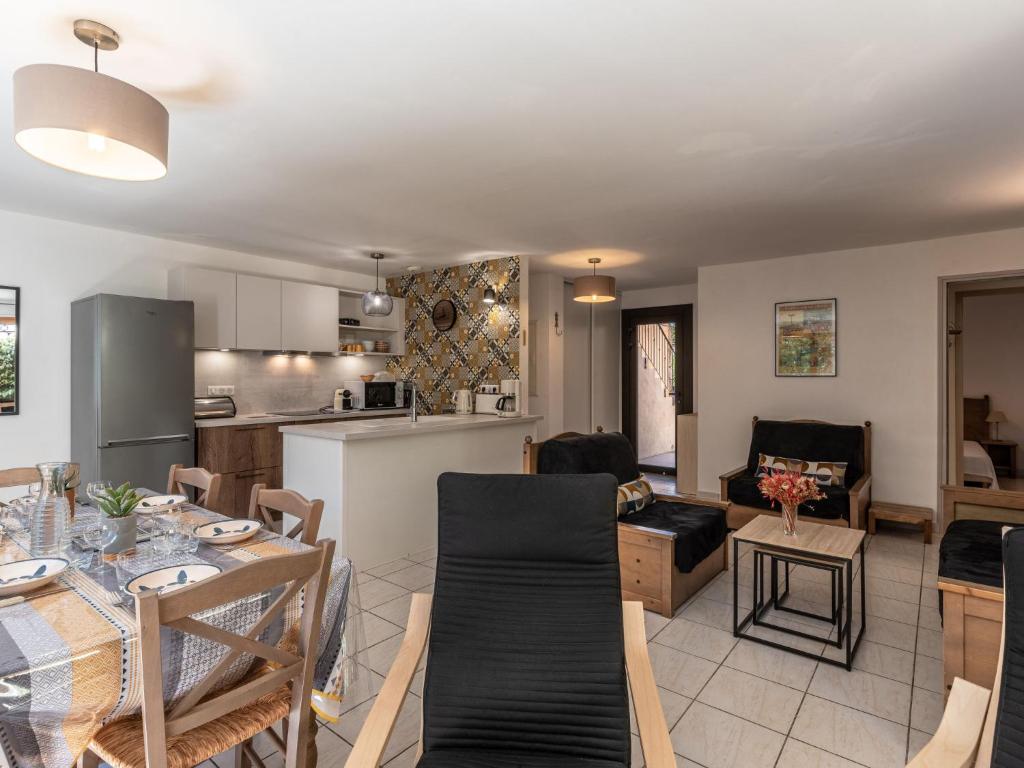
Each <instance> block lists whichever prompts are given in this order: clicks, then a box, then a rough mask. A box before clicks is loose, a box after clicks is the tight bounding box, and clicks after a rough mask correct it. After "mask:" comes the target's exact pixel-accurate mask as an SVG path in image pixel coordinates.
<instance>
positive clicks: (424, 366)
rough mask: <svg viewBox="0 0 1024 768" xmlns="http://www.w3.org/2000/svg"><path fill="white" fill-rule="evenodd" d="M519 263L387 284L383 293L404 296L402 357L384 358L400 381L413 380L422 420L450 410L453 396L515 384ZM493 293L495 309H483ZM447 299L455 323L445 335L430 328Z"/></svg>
mask: <svg viewBox="0 0 1024 768" xmlns="http://www.w3.org/2000/svg"><path fill="white" fill-rule="evenodd" d="M519 280H520V261H519V257H518V256H509V257H505V258H501V259H494V260H492V261H478V262H473V263H471V264H464V265H462V266H457V267H445V268H442V269H435V270H434V271H432V272H421V273H417V274H413V275H403V276H400V277H390V278H388V281H387V286H388V293H390V294H391V295H393V296H403V297H405V300H406V308H405V355H403V356H402V357H393V358H388V370H389V371H391V372H392V373H393V374H394V375H395V377H396V378H397V379H400V380H408V379H415V380H416V382H417V386H418V388H419V391H420V393H421V397H420V407H419V411H420V412H421V413H442V409H444V408H448V409H449V410H450V408H451V403H452V395H453V393H454V392H455V390H457V389H471V390H474V391H475V390H476V388H477V387H478V386H479V385H480V384H482V383H485V382H494V383H496V384H497V383H499V382H500V381H501V380H502V379H518V378H519ZM488 287H493V288H494V289H495V291H496V292H497V298H498V300H497V302H496V303H495V304H493V305H488V304H484V303H483V297H484V290H485V289H486V288H488ZM441 299H451V300H452V303H454V304H455V309H456V312H457V317H456V320H455V325H454V326H453V327H452V328H451V330H448V331H439V330H437V329H436V328H435V327H434V323H433V319H432V313H433V309H434V305H435V304H436V303H437V302H438V301H440V300H441Z"/></svg>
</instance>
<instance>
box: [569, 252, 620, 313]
mask: <svg viewBox="0 0 1024 768" xmlns="http://www.w3.org/2000/svg"><path fill="white" fill-rule="evenodd" d="M587 262H588V263H589V264H592V265H593V266H594V274H592V275H584V276H583V277H577V278H576V279H575V280H574V281H573V284H572V289H573V296H572V298H573V301H582V302H584V303H586V304H604V303H605V302H609V301H615V278H614V277H612V276H611V275H599V274H597V265H598V264H600V263H601V259H599V258H597V257H596V256H595V257H592V258H589V259H587Z"/></svg>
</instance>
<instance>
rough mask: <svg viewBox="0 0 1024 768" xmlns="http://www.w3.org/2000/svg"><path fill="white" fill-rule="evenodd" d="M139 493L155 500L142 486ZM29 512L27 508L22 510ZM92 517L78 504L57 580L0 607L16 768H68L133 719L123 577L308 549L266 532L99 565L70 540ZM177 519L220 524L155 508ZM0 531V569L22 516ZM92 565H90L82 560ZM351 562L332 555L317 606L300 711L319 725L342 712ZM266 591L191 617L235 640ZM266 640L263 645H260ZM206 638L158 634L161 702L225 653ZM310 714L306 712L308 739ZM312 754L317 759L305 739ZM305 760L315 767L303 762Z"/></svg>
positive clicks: (131, 624) (130, 615)
mask: <svg viewBox="0 0 1024 768" xmlns="http://www.w3.org/2000/svg"><path fill="white" fill-rule="evenodd" d="M139 492H140V494H142V495H144V496H147V495H155V494H154V493H153V492H151V491H147V490H146V489H139ZM28 511H29V512H28V514H29V515H30V514H31V507H30V506H29V507H28ZM99 514H100V512H99V510H97V509H95V508H93V507H90V505H88V503H87V502H86V503H85V504H83V503H81V502H80V503H79V504H77V505H76V512H75V515H74V517H73V518H72V524H71V536H70V542H69V545H68V547H69V549H68V550H67V555H68V558H67V559H69V560H70V561H71V566H70V567H68V568H67V569H66V570H65V571H64V572H63V573H62V574H61V575H60V577H58V579H57V580H55V581H53V582H51V583H49V584H47V585H45V586H42V587H40V588H38V589H36V590H34V591H33V592H29V593H27V594H25V595H24V599H23V600H17V601H8V600H5V601H0V606H2V607H0V753H2V755H3V757H4V758H5V759H6V761H7V764H8V765H10V766H16V767H17V768H35V767H36V766H38V767H40V768H58V766H59V768H68V766H71V765H73V764H74V763H75V761H76V760H77V758H78V756H79V755H80V754H81V753H82V752H83V751H84V750H85V748H86V747H87V746H88V745H89V743H90V741H91V739H92V737H93V736H94V735H95V734H96V733H97V732H98V731H99V730H100V728H101V727H103V726H104V725H105V724H107V723H110V722H112V721H115V720H119V719H122V718H126V717H133V716H135V717H137V716H138V715H139V713H140V711H141V706H142V672H141V660H140V656H139V652H138V651H139V643H138V635H139V629H138V626H137V623H136V618H135V606H134V599H133V598H132V597H131V595H129V594H128V593H127V592H126V591H125V590H124V589H123V587H124V579H125V577H126V576H130V575H133V574H134V575H139V574H143V573H147V572H149V571H151V570H155V569H157V568H162V567H167V566H171V565H188V564H196V563H207V564H212V565H215V566H218V567H219V568H220V569H221V570H222V571H227V570H230V569H232V568H237V567H240V566H242V565H244V564H245V563H248V562H252V561H255V560H259V559H261V558H266V557H273V556H275V555H282V554H288V553H294V552H299V551H303V550H307V549H309V546H308V545H306V544H303V543H301V542H299V541H297V540H295V539H290V538H287V537H285V536H282V535H280V534H278V533H276V532H273V531H271V530H268V529H261V530H260V531H258V532H257V533H256V534H255V535H253V536H252V537H251V538H249V539H247V540H245V541H241V542H236V543H234V544H227V545H215V544H208V543H199V544H198V547H196V548H195V552H194V553H192V552H185V553H181V552H178V553H160V552H158V551H157V550H156V548H155V547H154V546H152V545H150V544H145V543H140V544H139V545H137V547H136V549H135V551H134V553H132V554H131V555H129V556H125V557H122V558H120V559H119V560H118V561H117V562H116V563H107V562H105V561H104V560H103V559H101V558H99V557H98V553H96V557H90V555H91V554H92V553H91V551H90V548H89V547H88V545H87V544H85V542H84V541H83V540H82V539H81V538H80V535H79V534H80V533H81V530H82V527H83V525H85V524H86V522H87V521H88V518H89V516H90V515H99ZM162 515H163V516H164V517H170V518H171V519H173V520H174V522H175V523H177V524H181V523H184V524H185V525H186V526H192V525H201V524H204V523H209V522H216V521H222V520H228V519H229V518H227V517H225V516H224V515H221V514H219V513H217V512H213V511H211V510H209V509H203V508H202V507H198V506H196V505H195V504H191V503H188V502H186V503H182V504H179V505H177V506H176V507H174V508H171V509H170V510H165V511H163V513H162ZM5 522H6V524H5V525H4V528H5V531H4V533H5V534H6V535H4V536H3V539H2V542H0V563H6V562H12V561H15V560H24V559H28V558H30V557H31V555H30V554H29V530H28V528H29V525H30V522H29V520H27V519H26V520H23V521H22V523H21V524H20V525H19V524H17V523H11V522H10V518H8V519H7V521H5ZM90 561H92V562H90ZM353 589H354V579H353V569H352V564H351V562H350V561H349V560H348V559H347V558H344V557H341V556H336V557H335V558H334V560H333V562H332V564H331V569H330V579H329V582H328V587H327V593H326V596H325V601H324V609H323V618H322V622H321V627H320V636H319V644H318V654H317V663H316V668H315V673H314V681H313V688H314V692H313V697H312V700H311V701H310V705H311V707H312V708H313V710H314V711H315V713H316V714H317V715H318V716H319V717H320V718H323V719H326V720H328V721H331V720H336V719H337V718H338V717H339V716H340V709H341V707H340V705H341V702H342V700H343V699H344V696H345V693H346V691H348V690H351V686H353V685H354V684H355V682H356V681H355V676H356V674H357V672H356V670H358V669H359V667H358V665H357V664H356V663H355V657H356V654H357V653H358V652H359V650H360V649H359V648H358V647H354V646H356V645H358V642H355V641H354V637H353V636H354V633H351V632H346V617H347V613H348V603H349V595H350V591H351V590H353ZM271 599H272V595H271V594H269V593H268V594H264V595H254V596H250V597H249V598H245V599H243V600H239V601H235V602H233V603H229V604H227V605H224V606H217V607H215V608H213V609H210V610H209V611H204V612H203V613H201V614H197V615H196V617H194V618H197V619H199V620H201V621H203V622H206V623H208V624H212V625H214V626H217V627H219V628H222V629H227V630H229V631H232V632H235V633H239V634H244V633H245V631H246V630H247V627H249V626H253V625H255V623H256V621H257V620H258V619H259V617H260V616H261V615H262V614H263V612H264V611H265V610H266V609H267V607H268V606H269V604H270V601H271ZM301 611H302V592H300V593H298V594H297V595H296V596H295V597H294V598H293V599H292V600H291V601H289V603H288V604H287V606H286V608H285V610H284V611H283V612H282V613H281V614H280V615H279V617H278V619H277V621H276V622H275V623H274V624H272V625H271V627H268V628H267V629H266V630H265V631H264V633H263V634H261V636H260V637H261V639H263V640H264V641H265V642H276V643H279V642H282V641H283V640H284V639H285V638H287V637H289V636H291V637H292V638H294V637H295V633H296V632H297V627H298V625H299V620H300V615H301ZM268 638H269V639H268ZM227 651H228V649H227V648H226V647H225V646H222V645H219V644H217V643H215V642H213V641H211V640H208V639H205V638H200V637H196V636H193V635H187V634H185V633H181V632H179V631H177V630H173V629H169V628H166V627H164V628H161V653H162V662H163V682H164V686H163V687H164V698H165V701H166V703H167V704H168V705H171V704H173V703H174V702H175V701H178V700H180V699H181V698H182V697H183V696H185V695H186V694H187V693H188V692H189V691H190V690H191V689H192V688H194V687H195V686H197V685H199V683H200V682H201V681H202V680H203V678H204V677H205V676H206V674H207V673H208V672H209V671H210V670H212V669H213V668H214V667H215V666H216V665H217V663H218V662H219V661H220V659H221V658H222V657H223V656H224V654H225V653H227ZM261 663H263V662H262V661H257V660H255V659H254V658H253V657H251V656H243V657H242V658H240V659H238V660H237V661H236V662H235V663H234V664H233V665H231V667H230V668H229V669H228V670H227V671H226V673H225V675H224V677H223V678H222V680H221V682H220V684H219V687H220V688H224V687H226V686H228V685H231V684H233V683H235V682H238V681H239V680H241V679H242V678H243V677H244V676H245V675H246V674H248V673H250V672H252V671H254V669H255V668H256V665H258V664H261ZM316 721H317V718H316V717H310V723H311V730H312V731H313V733H312V735H311V736H312V737H315V729H316ZM312 737H311V739H310V744H311V754H313V755H315V746H314V741H313V738H312ZM313 764H315V762H314V763H313Z"/></svg>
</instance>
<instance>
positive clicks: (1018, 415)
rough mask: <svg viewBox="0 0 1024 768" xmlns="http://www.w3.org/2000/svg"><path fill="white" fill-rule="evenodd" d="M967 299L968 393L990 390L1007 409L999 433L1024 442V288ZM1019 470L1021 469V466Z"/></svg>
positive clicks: (995, 405) (997, 407) (996, 405)
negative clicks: (1022, 330)
mask: <svg viewBox="0 0 1024 768" xmlns="http://www.w3.org/2000/svg"><path fill="white" fill-rule="evenodd" d="M963 301H964V304H963V311H964V316H963V336H962V337H961V338H962V339H963V372H964V396H965V397H981V396H983V395H988V396H989V398H991V399H990V401H989V402H990V404H991V408H992V410H994V411H1002V412H1003V413H1005V414H1006V418H1007V421H1006V422H1004V423H1003V424H1000V425H999V437H1000V438H1001V439H1003V440H1013V441H1014V442H1016V443H1017V450H1018V456H1017V465H1018V467H1019V466H1020V464H1021V461H1020V458H1021V457H1020V446H1021V445H1024V335H1021V328H1024V292H1017V293H988V294H984V295H981V296H965V297H964V300H963ZM1018 472H1019V470H1018Z"/></svg>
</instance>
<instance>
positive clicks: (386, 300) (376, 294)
mask: <svg viewBox="0 0 1024 768" xmlns="http://www.w3.org/2000/svg"><path fill="white" fill-rule="evenodd" d="M370 258H371V259H373V260H374V261H375V262H377V288H376V290H373V291H367V292H366V293H364V294H363V314H364V315H371V316H374V315H375V316H377V317H383V316H385V315H390V314H391V310H392V308H394V306H395V300H394V299H392V298H391V297H390V296H388V293H387V291H382V290H381V289H380V260H381V259H383V258H384V254H383V253H371V254H370Z"/></svg>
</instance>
